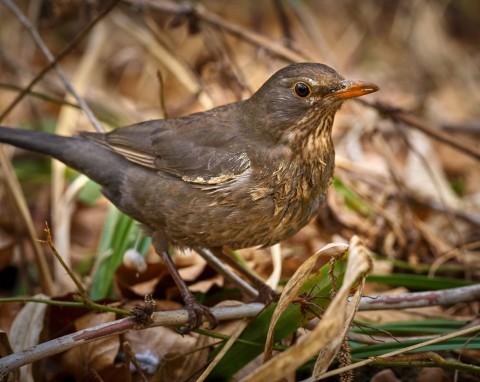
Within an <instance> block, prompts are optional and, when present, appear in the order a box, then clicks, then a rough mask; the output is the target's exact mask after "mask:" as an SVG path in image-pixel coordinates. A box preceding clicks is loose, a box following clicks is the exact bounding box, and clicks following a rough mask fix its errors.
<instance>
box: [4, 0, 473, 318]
mask: <svg viewBox="0 0 480 382" xmlns="http://www.w3.org/2000/svg"><path fill="white" fill-rule="evenodd" d="M13 3H15V4H16V5H17V6H18V7H19V8H20V9H21V10H22V11H23V12H24V13H25V15H27V17H28V19H29V20H30V22H31V23H32V25H33V26H34V28H35V30H36V31H37V32H38V34H39V35H40V36H41V38H42V39H43V41H44V42H45V44H46V46H47V47H48V49H49V50H50V51H51V52H52V54H53V56H57V55H59V54H62V55H63V56H64V57H63V58H62V59H61V60H60V62H59V66H60V67H61V69H62V70H63V71H64V73H65V75H66V77H67V78H68V79H69V81H71V83H72V84H73V86H74V87H75V88H76V89H77V91H78V92H79V93H80V94H81V95H82V97H84V99H85V101H86V102H87V104H88V105H89V106H90V107H91V109H92V111H93V113H94V114H95V116H96V117H97V118H98V119H99V120H100V121H101V123H102V124H103V125H104V126H105V128H106V129H107V130H109V129H113V128H115V127H119V126H123V125H128V124H131V123H136V122H140V121H143V120H148V119H155V118H175V117H178V116H182V115H187V114H189V113H192V112H196V111H202V110H206V109H209V108H211V107H214V106H218V105H223V104H225V103H228V102H234V101H238V100H241V99H245V98H248V97H249V96H250V95H251V94H252V93H253V92H255V90H256V89H258V88H259V87H260V86H261V84H262V83H263V82H264V81H265V80H266V79H267V78H268V77H269V76H270V75H272V74H273V73H274V72H275V71H276V70H278V69H279V68H281V67H283V66H285V65H287V64H289V63H292V62H303V61H311V62H321V63H325V64H327V65H329V66H331V67H333V68H335V69H336V70H337V71H338V72H339V73H340V74H342V75H343V76H344V77H345V78H349V79H359V80H365V81H370V82H373V83H375V84H377V85H378V86H379V87H380V89H381V90H380V91H379V92H377V93H375V94H373V95H371V96H368V97H365V98H364V99H362V100H360V101H359V102H349V103H347V104H345V105H344V106H343V108H342V110H341V111H340V112H339V113H338V114H337V117H336V121H335V126H334V131H333V135H334V142H335V145H336V153H337V167H336V173H335V179H334V182H333V186H332V188H331V189H330V192H329V197H328V203H327V205H326V206H325V207H324V208H323V209H322V210H321V211H319V215H318V217H317V218H316V219H315V221H313V222H312V223H311V224H310V225H308V226H307V227H306V228H305V229H303V230H302V231H301V232H300V233H298V234H297V235H295V236H294V237H293V238H291V239H290V240H288V241H287V242H285V243H282V259H283V268H282V273H281V275H282V279H285V278H287V277H289V276H290V275H291V274H292V272H293V271H294V270H295V269H297V268H298V266H299V265H300V264H301V263H302V262H303V261H304V260H305V259H306V258H308V257H309V256H310V255H311V254H312V253H313V252H315V251H316V250H318V249H319V248H320V247H321V246H322V245H324V244H327V243H330V242H332V241H342V242H348V240H349V239H350V238H351V237H352V235H354V234H356V235H358V236H360V237H361V238H362V239H363V240H364V242H365V243H366V245H367V247H368V248H369V250H370V251H371V252H372V254H373V256H374V258H375V273H374V275H377V276H378V278H377V279H372V281H375V282H379V283H381V284H371V286H370V288H372V291H374V292H375V293H376V292H377V291H378V290H380V291H384V290H387V289H390V288H395V287H402V288H408V289H407V290H427V289H430V287H429V285H430V284H429V281H428V280H429V277H433V276H435V275H439V276H442V277H449V278H451V279H453V280H457V281H458V282H459V283H460V284H458V285H463V284H462V283H463V282H466V283H474V282H476V281H478V276H479V266H478V256H479V254H480V229H479V226H480V166H479V165H478V159H479V157H478V156H477V157H476V158H475V154H472V152H471V151H470V152H469V148H473V151H475V150H476V153H477V154H478V152H479V147H480V108H479V104H480V86H479V85H480V49H479V48H480V39H479V36H480V2H478V1H469V0H449V1H447V0H440V1H436V0H435V1H433V0H431V1H428V0H422V1H420V0H418V1H400V0H392V1H378V0H363V1H356V0H322V1H299V0H284V1H281V0H272V1H250V0H247V1H233V0H227V1H225V0H202V1H198V2H192V3H188V2H173V1H172V2H171V1H161V0H158V1H154V0H151V1H148V0H137V1H134V0H131V1H128V0H124V1H118V2H117V4H116V5H115V7H114V8H113V10H111V11H109V12H108V14H107V15H105V16H104V17H103V16H102V17H101V19H100V20H98V21H94V20H95V19H96V18H98V17H100V16H101V15H102V12H104V11H105V9H106V8H107V7H108V6H109V4H110V2H104V1H96V0H89V1H80V0H62V1H54V0H43V1H37V0H35V1H26V0H25V1H14V2H13ZM92 23H93V27H92V28H91V29H90V30H88V31H87V32H86V33H85V34H84V36H83V37H79V34H80V33H81V32H82V30H84V29H85V28H87V26H89V25H90V24H92ZM65 50H68V51H66V52H65ZM62 52H63V53H62ZM47 65H48V60H47V59H46V58H45V56H44V55H43V54H42V52H41V51H40V50H39V48H38V47H37V45H36V44H35V43H34V41H33V40H32V37H31V35H30V34H29V32H28V31H27V30H26V29H25V28H24V27H23V26H22V25H21V24H20V22H19V19H18V18H17V17H16V16H15V15H14V14H13V13H11V12H10V11H9V10H8V9H7V7H6V6H5V2H1V1H0V123H1V124H2V125H8V126H12V127H17V128H26V129H41V130H47V131H52V132H53V131H55V132H57V133H59V134H67V135H69V134H73V133H74V132H75V131H79V130H92V129H93V126H92V124H91V122H90V121H89V120H88V118H86V117H85V114H84V113H83V112H82V111H80V110H79V109H78V103H77V101H76V100H75V99H74V98H73V97H72V96H71V95H67V92H66V91H65V85H64V83H63V82H62V80H61V79H60V77H59V76H58V74H57V73H56V72H55V71H54V70H49V71H48V72H47V73H46V74H45V76H44V77H43V78H42V79H41V80H40V81H39V82H38V83H37V84H36V85H35V86H34V87H33V89H31V91H29V92H28V94H26V95H25V97H23V99H21V101H20V102H19V103H18V104H17V105H16V106H15V107H14V108H13V109H11V110H9V111H8V113H5V111H6V110H7V108H9V106H10V105H11V103H12V102H13V101H14V99H15V98H16V97H17V96H18V95H19V93H20V91H21V90H22V89H24V88H25V87H26V86H27V85H28V84H29V82H30V81H32V80H33V79H34V78H35V77H36V76H37V75H38V74H39V73H40V72H41V71H42V70H43V69H44V68H45V67H46V66H47ZM379 103H381V104H379ZM412 118H413V120H412ZM419 126H420V128H419ZM421 130H423V131H421ZM425 131H426V132H427V133H425ZM438 136H440V137H441V138H443V142H441V141H440V140H439V139H438ZM450 141H452V142H453V141H454V142H458V145H457V147H452V145H451V144H450V143H451V142H450ZM4 150H5V153H6V155H7V156H8V157H9V158H11V160H12V163H13V165H14V167H15V170H16V174H17V176H18V181H19V183H20V185H21V189H22V190H23V195H21V194H22V193H17V191H15V192H12V189H11V187H10V186H8V183H9V182H7V180H6V179H7V178H8V177H9V176H10V175H9V174H8V173H7V171H6V170H5V169H4V170H3V172H2V173H1V176H2V180H4V182H3V183H1V184H0V211H1V213H0V280H1V281H0V291H1V293H2V294H3V295H5V296H13V295H19V294H30V295H33V294H34V293H37V292H40V291H43V292H46V291H45V286H44V285H43V286H42V283H41V282H40V281H39V280H41V279H42V276H41V275H39V271H38V266H37V262H38V261H39V260H38V255H36V253H37V252H38V251H42V252H45V253H44V256H45V258H46V263H47V266H48V268H50V269H53V274H54V276H53V280H54V286H53V293H54V294H56V295H60V294H63V292H65V291H67V290H68V291H74V290H75V289H74V288H73V287H72V284H71V280H70V278H69V277H68V276H67V275H66V274H65V272H64V271H63V270H62V269H61V268H58V265H57V262H56V261H55V260H54V259H53V258H52V256H51V254H50V252H49V251H48V250H47V251H46V249H47V247H46V246H44V245H43V244H42V246H41V248H40V249H38V248H37V249H36V248H35V247H36V246H38V242H37V244H35V243H34V241H35V240H36V238H44V233H43V228H44V222H45V221H48V222H50V224H51V225H52V229H53V235H54V239H55V243H56V246H57V249H58V250H59V252H60V253H61V254H62V256H65V257H66V258H67V262H68V264H70V266H71V267H72V268H73V269H74V271H75V272H77V273H78V274H79V275H80V276H81V278H82V281H83V282H84V283H85V285H86V286H87V288H92V289H90V290H93V289H94V287H95V288H99V289H95V290H96V292H95V294H94V297H95V298H107V297H108V298H115V299H118V298H127V299H132V300H135V299H140V300H141V299H142V298H143V297H142V296H143V294H144V293H154V296H155V298H158V299H165V300H169V299H170V298H171V296H173V295H175V292H174V291H173V290H174V287H173V284H172V282H171V280H170V279H169V278H168V276H166V275H165V274H164V273H162V272H161V270H162V269H163V268H162V266H161V265H159V264H158V260H157V259H156V257H155V256H153V255H152V254H151V253H149V252H148V240H147V241H142V240H145V239H143V238H141V233H140V231H139V230H138V228H135V227H133V228H131V231H128V235H127V236H128V240H129V243H125V244H124V245H123V246H120V247H119V248H120V249H119V248H117V249H118V251H119V255H118V256H119V257H118V258H117V259H116V260H115V261H114V263H110V264H109V265H107V266H105V265H103V268H102V261H103V259H104V258H105V256H104V257H102V256H101V255H102V254H103V255H104V254H105V253H106V251H107V249H108V248H111V247H109V245H108V244H106V242H107V241H108V232H109V229H110V228H111V227H115V226H117V228H118V220H115V219H121V218H119V217H118V216H113V215H114V212H112V211H111V210H110V207H109V206H108V204H107V202H106V201H105V200H104V199H103V198H102V197H101V196H100V194H99V193H98V190H97V189H95V187H94V185H92V184H90V183H87V186H86V189H83V190H82V191H81V192H80V194H79V195H78V196H76V189H75V187H77V186H78V185H75V182H74V179H75V174H73V173H72V172H71V171H69V170H67V171H66V172H65V170H63V169H58V168H55V167H54V168H53V169H52V168H51V166H50V161H49V160H48V159H46V158H42V157H38V156H35V155H33V154H31V153H28V152H24V151H21V150H14V149H12V148H11V147H4ZM59 174H60V175H59ZM72 182H73V183H72ZM72 184H74V186H72ZM72 187H73V188H72ZM78 187H79V186H78ZM79 188H80V187H79ZM159 192H161V190H159ZM72 195H74V196H72ZM17 198H24V200H25V201H26V206H27V207H28V211H29V213H30V218H31V221H32V224H33V225H32V227H33V231H32V230H31V229H29V228H28V224H27V223H26V222H25V221H26V220H25V219H27V220H28V219H29V218H25V217H24V216H23V215H22V214H21V213H19V210H18V208H17V206H16V205H17V204H18V202H17ZM112 216H113V217H112ZM108 219H113V222H114V223H109V222H111V221H112V220H108ZM109 224H111V225H109ZM129 229H130V228H129ZM32 232H34V233H36V236H33V235H32ZM110 239H111V237H110ZM140 241H142V243H143V244H142V245H141V246H140V247H141V249H140V248H139V246H138V245H137V244H138V243H139V242H140ZM132 243H133V244H132ZM135 243H136V244H135ZM136 245H137V246H136ZM132 246H133V247H135V248H137V249H138V252H139V253H141V254H143V255H145V254H146V256H147V257H146V259H147V260H146V265H145V266H144V265H142V267H144V268H142V269H143V270H144V271H145V269H147V270H146V271H145V272H143V273H142V272H140V273H141V274H142V275H141V276H138V274H139V268H138V267H136V265H132V264H131V263H129V260H126V257H125V256H124V253H125V250H126V249H128V248H130V247H132ZM122 248H123V249H122ZM242 253H243V255H244V259H245V261H246V262H247V263H248V264H249V265H250V266H251V267H252V268H253V269H255V271H256V272H257V273H258V274H260V275H261V276H262V277H264V278H268V277H269V275H270V274H271V273H272V269H273V265H272V261H271V257H270V255H269V251H268V250H264V249H262V250H256V251H252V250H245V251H242ZM190 257H191V256H190ZM190 257H189V256H179V257H178V262H179V266H181V267H182V266H185V268H186V270H185V271H184V272H185V274H187V278H188V277H189V278H190V279H189V281H190V283H191V285H192V287H193V289H194V290H197V291H199V292H202V293H206V294H208V293H211V292H212V291H216V293H217V294H216V295H215V294H212V295H210V296H214V297H211V298H212V301H217V300H221V299H222V295H221V294H219V290H220V286H221V285H223V281H222V280H221V279H220V278H219V277H218V276H216V275H215V273H214V272H213V271H212V270H210V269H208V268H205V266H204V265H202V266H198V263H197V260H189V259H190ZM135 261H137V260H135ZM135 261H134V262H135ZM139 261H140V262H142V261H143V260H139ZM145 267H146V268H145ZM192 267H193V268H192ZM195 267H196V268H195ZM57 268H58V269H57ZM102 269H103V272H105V273H102ZM192 269H193V270H192ZM40 273H41V272H40ZM105 274H110V275H111V276H105ZM159 274H160V276H159ZM395 274H398V275H402V277H401V278H398V279H395V278H394V277H393V276H392V275H395ZM412 275H415V276H421V277H423V278H419V279H418V280H417V279H415V280H416V281H415V282H413V281H412V280H414V277H413V276H412ZM108 277H110V279H108V280H109V281H105V280H107V278H108ZM385 280H387V281H385ZM103 283H106V284H108V285H106V287H105V288H104V289H102V288H100V287H99V286H98V285H99V284H103ZM382 283H383V284H382ZM379 285H381V286H379ZM386 285H388V287H387V286H386ZM446 285H447V284H446ZM448 285H452V286H453V285H457V284H455V283H454V282H453V281H452V284H448ZM448 285H447V286H448ZM195 288H197V289H195ZM167 290H168V291H170V290H171V292H168V293H167V292H166V291H167ZM402 290H404V289H402ZM92 293H93V292H92ZM169 293H170V294H169ZM372 293H373V292H372ZM19 308H20V307H19V306H18V307H17V308H16V309H17V310H18V309H19ZM9 310H11V312H15V309H12V308H11V305H9ZM467 310H468V312H464V313H465V314H467V313H468V314H473V315H475V314H476V313H478V305H476V304H472V305H471V306H469V307H468V309H467ZM455 312H456V313H455V314H457V313H458V312H459V311H455ZM451 313H452V312H450V313H448V314H451ZM435 314H440V315H444V314H447V313H445V312H443V311H441V312H440V310H437V311H435ZM448 314H447V315H448ZM458 314H460V313H458ZM12 315H13V314H12V313H9V314H6V313H5V312H4V313H2V308H1V307H0V317H2V316H3V317H5V318H4V320H5V327H8V326H9V325H10V322H11V320H12ZM8 317H10V318H8ZM370 318H372V317H370ZM397 318H398V317H397ZM375 319H378V320H380V318H378V317H376V318H375ZM382 319H384V318H382ZM390 319H392V317H391V318H390Z"/></svg>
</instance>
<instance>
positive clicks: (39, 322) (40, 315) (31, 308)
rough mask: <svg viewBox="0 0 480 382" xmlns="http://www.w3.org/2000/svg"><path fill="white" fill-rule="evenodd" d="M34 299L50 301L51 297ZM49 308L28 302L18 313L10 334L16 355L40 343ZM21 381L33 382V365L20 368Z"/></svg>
mask: <svg viewBox="0 0 480 382" xmlns="http://www.w3.org/2000/svg"><path fill="white" fill-rule="evenodd" d="M34 298H42V299H46V300H48V299H49V297H48V296H45V295H36V296H34ZM47 308H48V305H47V304H39V303H36V302H28V303H27V304H26V305H25V306H24V307H23V309H22V310H21V311H20V313H18V315H17V317H16V318H15V320H14V321H13V323H12V327H11V328H10V332H9V338H10V341H11V344H12V348H13V350H14V351H15V352H16V353H18V352H21V351H22V350H24V349H28V348H31V347H32V346H34V345H37V344H38V343H39V339H40V334H41V332H42V330H43V323H44V318H45V313H46V311H47ZM19 380H20V381H27V382H28V381H33V375H32V365H26V366H23V367H21V368H20V379H19Z"/></svg>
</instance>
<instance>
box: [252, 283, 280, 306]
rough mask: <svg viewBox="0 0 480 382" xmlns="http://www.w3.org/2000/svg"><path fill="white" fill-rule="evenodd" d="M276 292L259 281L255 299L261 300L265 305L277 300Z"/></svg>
mask: <svg viewBox="0 0 480 382" xmlns="http://www.w3.org/2000/svg"><path fill="white" fill-rule="evenodd" d="M278 296H279V295H278V293H277V292H275V291H274V290H273V289H272V288H270V287H269V286H268V285H267V284H265V283H261V284H260V285H258V296H257V298H256V299H255V301H258V302H261V303H263V304H265V305H268V304H270V303H271V302H273V301H276V300H278Z"/></svg>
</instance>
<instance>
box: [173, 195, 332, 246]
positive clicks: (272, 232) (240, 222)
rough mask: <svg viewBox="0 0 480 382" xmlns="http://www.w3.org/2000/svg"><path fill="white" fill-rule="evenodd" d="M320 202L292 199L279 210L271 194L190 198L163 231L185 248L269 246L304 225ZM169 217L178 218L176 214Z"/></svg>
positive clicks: (318, 199)
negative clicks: (254, 196)
mask: <svg viewBox="0 0 480 382" xmlns="http://www.w3.org/2000/svg"><path fill="white" fill-rule="evenodd" d="M322 201H323V196H320V197H317V198H314V199H312V200H310V201H305V200H304V201H298V202H292V203H290V204H289V205H287V206H285V207H284V208H283V209H282V210H281V211H279V210H276V208H275V203H274V200H273V198H271V197H266V198H261V199H257V200H253V199H252V198H251V197H250V196H249V195H248V196H247V195H244V196H242V197H240V196H236V197H234V198H227V200H222V199H218V198H215V197H213V198H211V199H210V200H209V201H207V200H203V201H201V202H199V203H198V204H197V203H196V201H194V200H192V201H191V202H192V203H191V205H190V207H189V208H188V209H187V211H189V213H188V212H187V213H186V214H185V205H183V206H182V211H183V212H184V213H183V216H182V217H181V218H180V219H178V218H177V219H175V220H170V219H169V220H168V221H167V226H166V227H165V230H166V233H167V236H168V237H169V238H170V239H171V240H172V241H174V242H175V243H178V244H181V245H183V246H188V247H220V246H228V247H230V248H232V249H240V248H248V247H254V246H270V245H273V244H275V243H278V242H280V241H282V240H285V239H287V238H289V237H291V236H292V235H294V234H295V233H296V232H298V231H299V230H300V229H301V228H302V227H304V226H305V225H306V224H307V223H308V222H309V221H310V220H311V219H312V217H313V216H314V214H315V212H316V211H317V210H318V208H319V206H320V205H321V203H322ZM207 205H208V208H207V207H206V206H207ZM202 206H203V207H204V208H202ZM195 211H197V212H195ZM171 216H177V217H178V214H171Z"/></svg>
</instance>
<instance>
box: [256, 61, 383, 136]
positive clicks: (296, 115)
mask: <svg viewBox="0 0 480 382" xmlns="http://www.w3.org/2000/svg"><path fill="white" fill-rule="evenodd" d="M378 89H379V88H378V86H376V85H374V84H372V83H368V82H362V81H350V80H345V79H344V78H343V77H342V76H340V75H339V74H338V73H337V72H336V71H335V70H333V69H332V68H330V67H328V66H327V65H323V64H315V63H301V64H293V65H289V66H287V67H285V68H283V69H281V70H279V71H278V72H276V73H275V74H274V75H273V76H272V77H270V78H269V79H268V81H267V82H265V84H263V86H262V87H261V88H260V89H259V90H258V91H257V92H256V93H255V94H254V95H253V96H252V97H251V98H250V100H249V104H250V107H249V109H250V110H255V112H254V113H252V114H251V115H250V117H254V118H257V119H256V121H255V122H254V123H253V125H254V126H255V129H256V130H257V132H258V133H261V134H262V135H264V134H266V135H268V136H271V137H273V138H274V139H275V140H276V141H277V142H283V143H285V144H288V145H290V146H293V145H297V146H302V145H304V144H305V145H307V144H310V143H311V142H310V143H309V141H311V140H316V139H319V138H320V137H321V135H324V136H325V135H326V136H328V138H329V135H330V132H331V125H332V123H333V118H334V116H335V112H336V111H337V110H338V109H339V108H340V106H341V105H342V103H343V102H344V101H345V100H346V99H349V98H354V97H359V96H362V95H366V94H369V93H373V92H375V91H377V90H378Z"/></svg>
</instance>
